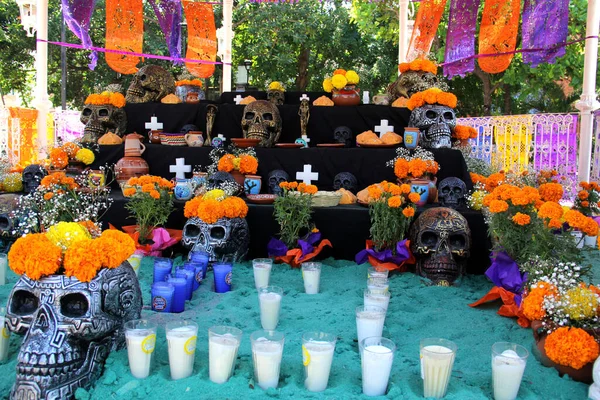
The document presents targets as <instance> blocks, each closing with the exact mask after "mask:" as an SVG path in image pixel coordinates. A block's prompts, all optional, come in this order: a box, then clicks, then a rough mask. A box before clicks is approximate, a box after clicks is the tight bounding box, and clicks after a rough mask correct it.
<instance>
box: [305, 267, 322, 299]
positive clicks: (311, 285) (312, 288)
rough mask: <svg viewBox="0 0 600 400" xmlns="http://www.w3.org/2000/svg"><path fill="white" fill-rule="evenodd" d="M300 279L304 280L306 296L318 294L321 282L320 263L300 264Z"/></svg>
mask: <svg viewBox="0 0 600 400" xmlns="http://www.w3.org/2000/svg"><path fill="white" fill-rule="evenodd" d="M302 278H303V279H304V292H305V293H306V294H317V293H319V282H320V280H321V263H304V264H302Z"/></svg>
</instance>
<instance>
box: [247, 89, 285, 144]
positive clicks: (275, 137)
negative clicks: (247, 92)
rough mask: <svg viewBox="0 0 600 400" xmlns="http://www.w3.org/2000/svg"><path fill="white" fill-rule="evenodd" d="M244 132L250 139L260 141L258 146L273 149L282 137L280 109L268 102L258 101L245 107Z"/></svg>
mask: <svg viewBox="0 0 600 400" xmlns="http://www.w3.org/2000/svg"><path fill="white" fill-rule="evenodd" d="M242 131H243V132H244V137H245V138H248V139H260V143H259V144H258V146H260V147H273V146H274V145H275V143H277V142H278V141H279V136H281V115H280V114H279V109H278V108H277V106H276V105H274V104H273V103H271V102H269V101H267V100H256V101H253V102H252V103H250V104H248V105H246V107H244V113H243V116H242Z"/></svg>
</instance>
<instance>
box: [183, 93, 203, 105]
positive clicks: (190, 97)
mask: <svg viewBox="0 0 600 400" xmlns="http://www.w3.org/2000/svg"><path fill="white" fill-rule="evenodd" d="M185 102H186V103H188V104H196V103H200V99H199V98H198V93H197V92H189V93H188V94H187V96H186V97H185Z"/></svg>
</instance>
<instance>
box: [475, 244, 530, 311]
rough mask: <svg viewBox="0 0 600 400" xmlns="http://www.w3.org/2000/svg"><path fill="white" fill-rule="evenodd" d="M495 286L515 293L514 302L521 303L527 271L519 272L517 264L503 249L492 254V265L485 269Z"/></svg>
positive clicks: (486, 274)
mask: <svg viewBox="0 0 600 400" xmlns="http://www.w3.org/2000/svg"><path fill="white" fill-rule="evenodd" d="M485 276H487V277H488V278H489V279H490V280H491V281H492V282H493V283H494V285H496V286H499V287H501V288H504V289H506V290H508V291H509V292H511V293H514V294H515V302H516V303H517V305H520V304H521V294H522V293H523V285H524V284H525V282H526V281H527V273H524V274H523V273H521V271H520V270H519V266H518V265H517V263H516V262H515V260H513V259H512V258H510V256H509V255H508V254H507V253H506V252H505V251H499V252H495V253H493V254H492V265H490V267H489V268H488V269H487V271H485Z"/></svg>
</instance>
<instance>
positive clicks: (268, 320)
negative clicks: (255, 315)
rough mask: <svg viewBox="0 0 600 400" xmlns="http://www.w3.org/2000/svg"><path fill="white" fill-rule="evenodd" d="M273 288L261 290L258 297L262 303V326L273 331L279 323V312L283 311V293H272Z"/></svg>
mask: <svg viewBox="0 0 600 400" xmlns="http://www.w3.org/2000/svg"><path fill="white" fill-rule="evenodd" d="M269 288H272V286H267V287H266V288H264V287H263V288H261V292H260V294H259V295H258V301H259V302H260V324H261V325H262V327H263V329H266V330H273V329H275V328H276V327H277V323H278V322H279V310H280V309H281V298H282V297H283V296H282V295H281V293H278V292H274V291H271V289H269Z"/></svg>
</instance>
